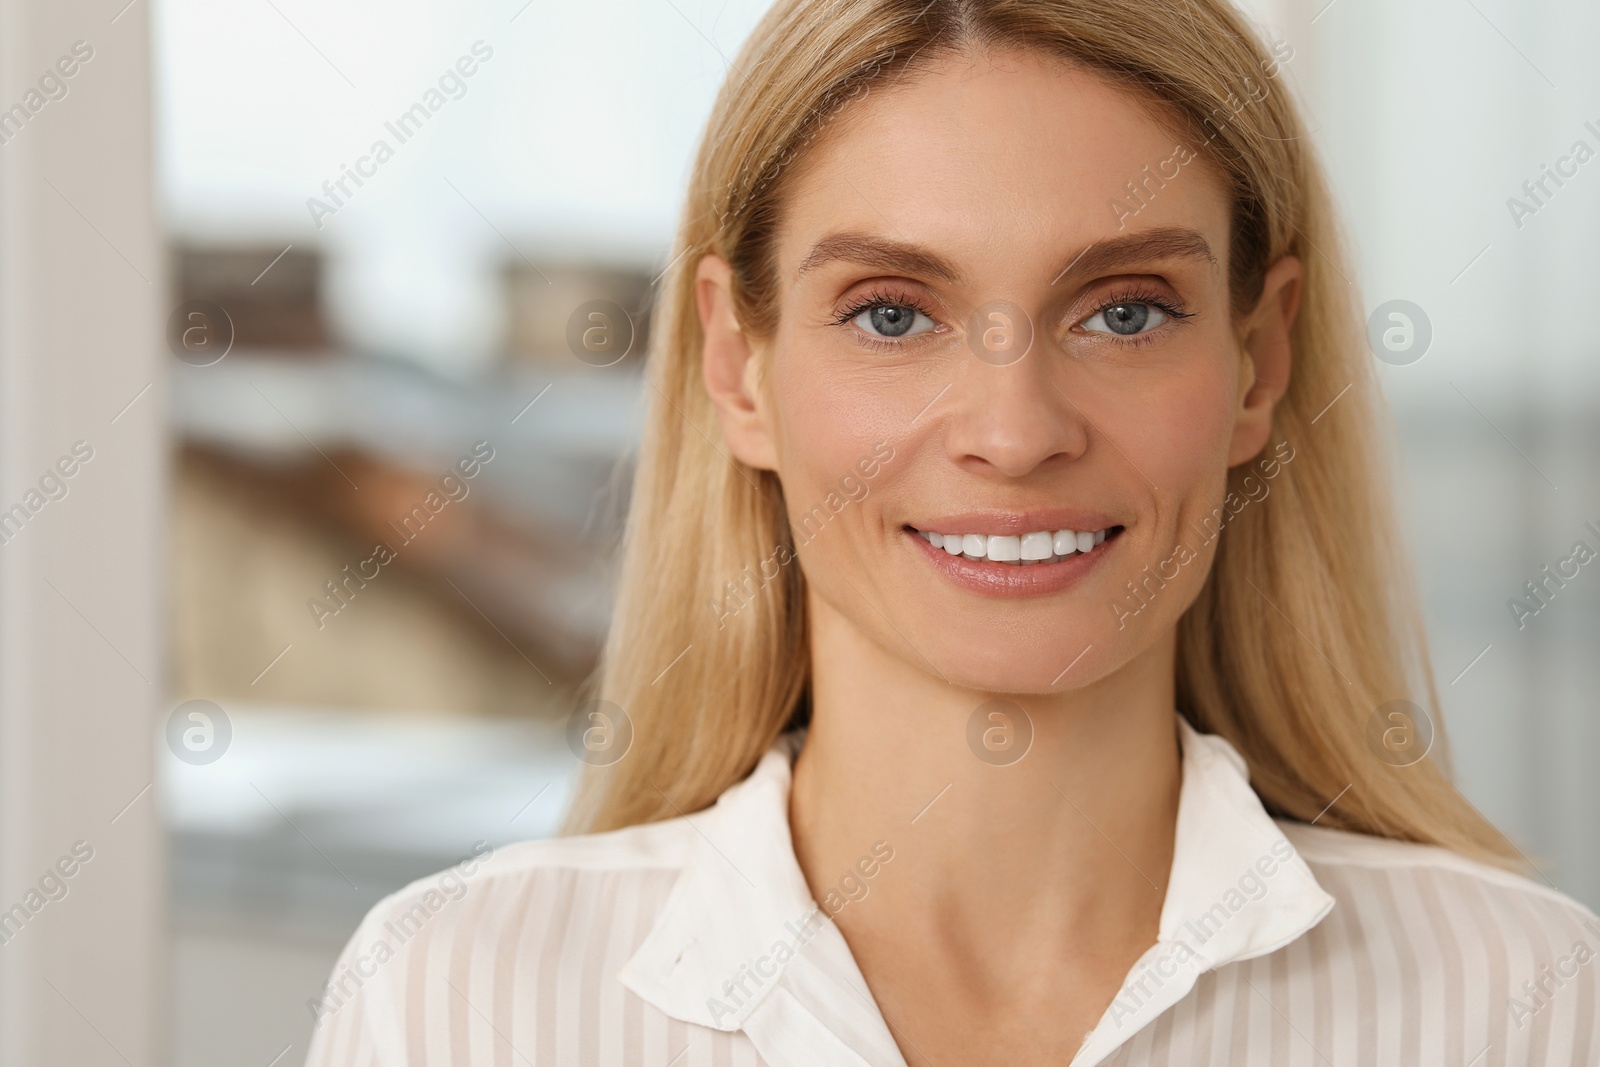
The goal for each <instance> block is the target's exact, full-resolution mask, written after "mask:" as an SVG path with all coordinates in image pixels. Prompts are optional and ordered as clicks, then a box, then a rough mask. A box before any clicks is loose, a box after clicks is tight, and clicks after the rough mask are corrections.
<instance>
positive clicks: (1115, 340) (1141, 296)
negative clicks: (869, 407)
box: [833, 286, 1195, 351]
mask: <svg viewBox="0 0 1600 1067" xmlns="http://www.w3.org/2000/svg"><path fill="white" fill-rule="evenodd" d="M1119 304H1148V305H1150V306H1151V307H1153V308H1155V309H1157V310H1158V311H1160V312H1161V313H1162V314H1164V315H1166V316H1167V319H1168V322H1170V323H1173V324H1181V323H1182V322H1183V321H1184V320H1185V319H1191V318H1193V317H1194V314H1195V313H1194V312H1192V311H1184V310H1183V308H1182V305H1180V304H1178V303H1177V302H1176V301H1173V300H1169V299H1168V298H1167V297H1166V296H1165V295H1163V294H1161V293H1158V292H1156V291H1154V290H1153V289H1148V288H1140V287H1138V286H1134V287H1133V288H1130V289H1125V290H1123V291H1121V292H1119V293H1117V294H1116V295H1115V296H1113V297H1110V298H1109V299H1106V300H1102V301H1100V302H1099V303H1098V304H1096V305H1095V307H1094V309H1093V310H1091V311H1090V312H1089V313H1088V314H1087V315H1085V316H1083V318H1081V319H1079V320H1078V322H1076V323H1074V324H1073V325H1074V326H1077V325H1080V324H1082V323H1084V322H1087V321H1088V320H1090V319H1092V318H1094V317H1095V316H1096V315H1099V314H1100V313H1102V312H1104V311H1107V310H1109V309H1111V308H1114V307H1116V306H1117V305H1119ZM888 306H893V307H903V308H910V309H911V310H912V311H915V312H917V313H919V314H922V315H926V316H928V318H930V319H932V318H934V317H935V316H934V312H933V311H932V310H931V309H930V308H928V307H927V306H926V305H925V304H924V303H923V302H922V301H921V300H919V299H917V298H916V297H913V296H907V295H906V294H904V293H896V292H894V291H892V290H884V289H880V290H874V291H872V292H870V293H867V294H866V295H864V296H861V297H857V298H856V299H855V300H854V301H852V302H851V303H850V305H849V306H848V307H847V308H846V309H845V310H844V311H843V312H842V313H841V314H840V315H839V316H838V317H837V318H835V319H834V320H833V325H835V326H847V325H849V323H850V322H851V320H853V319H854V318H855V317H856V316H857V315H860V314H861V313H862V312H863V311H868V310H871V309H872V308H875V307H888ZM858 332H861V336H860V337H859V340H860V341H861V343H862V344H865V345H867V346H869V347H871V348H877V349H879V350H882V351H893V350H895V349H899V348H904V347H906V344H907V342H905V341H894V340H890V339H889V338H886V337H873V336H872V335H870V334H867V333H865V332H863V331H858ZM1160 332H1161V327H1160V326H1158V327H1156V329H1155V330H1151V331H1147V332H1146V333H1142V334H1136V335H1134V336H1132V337H1116V336H1115V335H1112V334H1101V333H1098V332H1097V333H1096V336H1097V337H1100V338H1106V339H1109V340H1110V342H1111V343H1112V344H1122V345H1145V344H1149V343H1150V342H1151V341H1152V340H1154V339H1155V337H1156V336H1157V335H1158V334H1159V333H1160Z"/></svg>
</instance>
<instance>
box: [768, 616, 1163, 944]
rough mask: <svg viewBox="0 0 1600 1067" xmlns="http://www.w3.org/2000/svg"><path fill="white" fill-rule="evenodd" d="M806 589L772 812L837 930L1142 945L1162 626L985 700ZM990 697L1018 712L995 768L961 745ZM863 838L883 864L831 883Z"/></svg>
mask: <svg viewBox="0 0 1600 1067" xmlns="http://www.w3.org/2000/svg"><path fill="white" fill-rule="evenodd" d="M811 600H812V602H811V604H810V605H808V607H809V608H810V609H811V610H810V619H811V635H810V636H811V697H812V716H811V727H810V730H809V732H808V734H807V739H806V744H805V747H804V748H803V749H802V751H801V755H800V757H799V759H798V761H797V763H796V766H795V773H794V787H793V790H792V792H791V797H790V811H789V817H790V823H791V827H792V830H793V834H794V842H795V852H796V856H797V858H798V860H799V862H800V866H801V869H802V871H803V872H804V873H805V875H806V879H807V881H808V883H809V884H810V886H811V889H812V893H813V895H814V896H815V898H816V899H817V900H818V901H819V902H820V903H821V904H822V905H823V909H824V911H825V912H829V913H831V914H833V915H834V920H835V922H837V923H838V924H839V926H840V928H841V930H843V931H844V932H845V934H846V936H847V937H853V936H854V935H856V934H860V935H861V936H868V935H869V934H870V932H871V928H872V927H875V926H880V927H881V926H883V925H884V924H887V925H890V926H894V927H899V928H906V929H908V930H911V929H914V928H915V927H916V926H917V925H919V924H925V925H927V926H928V927H929V928H930V929H935V928H936V929H937V930H938V931H939V934H938V936H939V937H941V938H942V939H945V940H947V941H949V942H951V943H952V944H953V946H955V947H954V948H953V949H952V951H954V952H956V953H957V954H970V955H972V956H974V957H977V956H988V957H991V958H992V957H993V956H994V955H995V954H996V953H999V954H1001V955H1002V956H1003V955H1004V954H1005V953H1006V952H1007V951H1008V950H1014V951H1018V952H1027V951H1032V952H1037V951H1038V949H1039V947H1040V946H1039V944H1038V942H1039V939H1040V938H1041V937H1046V938H1056V939H1058V940H1060V941H1061V942H1064V943H1065V944H1069V945H1072V946H1075V947H1079V948H1083V947H1084V946H1085V944H1086V943H1089V944H1093V943H1097V942H1099V943H1109V942H1118V943H1126V942H1127V941H1129V940H1130V939H1132V940H1136V941H1137V940H1141V939H1144V940H1148V941H1150V942H1153V941H1154V940H1155V936H1156V926H1157V922H1158V920H1159V917H1160V911H1161V904H1162V901H1163V900H1164V898H1165V891H1166V882H1167V875H1168V871H1169V868H1170V866H1171V861H1172V849H1173V839H1174V830H1175V826H1176V820H1177V802H1178V787H1179V779H1180V762H1179V749H1178V739H1177V734H1176V722H1175V719H1174V710H1173V707H1174V705H1173V700H1174V685H1173V676H1174V675H1173V669H1174V663H1175V647H1176V640H1175V636H1174V635H1169V636H1168V637H1167V638H1166V639H1164V640H1162V641H1160V642H1157V643H1156V645H1155V646H1154V647H1153V648H1152V649H1150V650H1149V651H1147V652H1146V653H1145V654H1143V655H1142V656H1141V657H1140V658H1139V659H1138V660H1136V661H1134V662H1131V663H1129V664H1127V665H1125V666H1124V667H1122V668H1121V669H1119V670H1118V671H1116V672H1114V673H1113V674H1112V675H1110V676H1108V677H1106V678H1104V679H1101V680H1098V681H1096V682H1094V683H1093V684H1091V685H1088V686H1084V687H1082V688H1078V689H1072V690H1068V691H1065V692H1060V693H1052V694H1047V695H1017V694H1004V695H1002V694H999V693H994V692H985V691H983V690H980V689H973V688H965V687H962V686H959V685H956V684H953V683H951V682H949V681H947V680H945V679H942V678H941V677H939V676H938V675H937V674H935V673H933V672H932V670H931V668H930V667H929V665H928V664H926V663H925V662H924V661H923V660H922V659H921V658H920V657H919V656H918V655H917V654H916V653H915V651H914V650H912V649H886V648H884V647H882V646H881V645H879V644H877V643H876V642H875V641H873V640H871V639H869V638H867V637H866V636H865V635H862V634H860V633H859V632H858V631H855V630H854V629H853V628H851V626H850V624H849V623H848V622H846V621H845V620H844V619H843V618H842V617H841V616H839V615H838V614H837V613H835V612H834V611H832V609H831V608H829V607H828V606H827V605H826V604H823V603H821V602H820V601H818V600H817V598H815V597H812V598H811ZM994 699H1005V700H1008V701H1011V702H1012V703H1014V704H1015V705H1016V706H1017V707H1020V708H1021V709H1022V711H1023V712H1025V713H1026V717H1027V720H1028V722H1029V723H1031V730H1032V741H1031V744H1030V746H1029V747H1028V748H1027V751H1026V754H1025V755H1024V756H1023V757H1022V758H1020V759H1018V760H1016V761H1015V762H1012V763H1009V764H1003V765H996V764H995V763H993V762H985V761H984V760H983V759H980V758H979V757H978V755H976V754H975V752H974V749H973V747H971V746H969V741H968V736H969V732H968V731H969V721H970V720H971V718H972V716H973V712H974V709H976V708H978V707H979V706H980V705H982V704H984V703H985V702H987V701H990V700H994ZM1015 717H1016V716H1013V718H1015ZM1017 729H1018V730H1019V732H1021V731H1026V729H1027V727H1026V726H1024V725H1022V724H1020V723H1018V724H1017ZM979 748H980V749H981V748H982V745H981V742H980V745H979ZM992 758H993V757H992ZM878 842H883V843H884V845H885V846H887V849H892V850H893V855H894V858H893V860H891V861H890V862H889V863H886V864H883V865H882V867H881V869H880V870H878V871H876V872H875V873H874V875H873V876H872V877H871V878H870V879H864V878H860V877H855V878H850V879H848V880H847V879H846V877H845V876H846V875H848V874H849V873H850V872H851V871H854V870H857V869H858V861H859V860H861V859H862V858H863V857H867V856H870V855H871V854H872V852H873V848H874V845H875V844H877V843H878ZM880 858H881V856H880ZM868 866H869V867H871V866H872V865H871V864H868ZM841 885H844V886H845V887H846V890H845V891H843V892H841V890H840V887H841ZM862 887H864V890H865V892H864V895H863V894H862ZM830 893H831V894H833V896H832V898H831V900H830V899H829V898H828V894H830ZM852 896H854V897H855V898H856V899H851V898H852ZM908 936H914V935H913V934H910V933H908ZM962 944H965V945H966V946H967V948H966V950H963V949H962V948H961V947H960V946H961V945H962ZM993 963H994V965H995V966H997V967H998V966H1001V965H1002V964H1003V961H1001V960H994V961H993Z"/></svg>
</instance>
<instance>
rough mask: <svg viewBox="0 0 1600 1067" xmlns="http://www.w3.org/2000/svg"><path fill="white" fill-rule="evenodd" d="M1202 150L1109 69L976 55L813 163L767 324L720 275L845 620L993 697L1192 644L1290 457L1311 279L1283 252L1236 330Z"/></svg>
mask: <svg viewBox="0 0 1600 1067" xmlns="http://www.w3.org/2000/svg"><path fill="white" fill-rule="evenodd" d="M1197 147H1198V146H1196V145H1194V144H1193V142H1190V141H1188V139H1186V138H1180V137H1178V136H1176V135H1174V134H1173V133H1172V132H1170V131H1169V130H1168V129H1167V128H1166V126H1164V125H1163V124H1161V123H1160V122H1158V121H1157V120H1156V119H1155V118H1154V117H1152V115H1151V114H1150V113H1149V112H1148V111H1147V110H1146V109H1145V108H1143V107H1141V106H1140V104H1139V103H1138V102H1137V101H1136V100H1135V99H1134V98H1132V97H1130V96H1128V95H1125V94H1124V93H1123V92H1122V91H1120V90H1118V89H1116V88H1114V87H1113V86H1112V85H1111V84H1110V83H1108V82H1106V81H1104V80H1102V79H1101V78H1100V77H1098V76H1096V75H1092V74H1088V73H1084V72H1082V71H1079V70H1076V69H1073V68H1070V67H1067V66H1065V65H1063V64H1060V63H1058V62H1056V61H1053V60H1050V59H1048V58H1044V57H1038V56H1034V55H1032V54H1026V53H1016V52H1005V53H1000V54H998V55H996V54H987V55H980V56H979V57H977V58H972V57H960V58H951V59H949V60H947V61H946V62H944V63H943V65H941V66H940V67H939V68H937V69H936V70H935V71H933V72H931V73H928V74H924V75H921V76H918V77H917V78H916V79H914V80H912V81H909V82H902V83H899V84H897V85H895V86H894V87H892V88H882V89H879V88H873V87H870V86H869V88H868V91H867V92H866V94H865V95H864V96H862V97H860V98H859V99H857V100H856V101H854V102H853V103H852V104H851V105H850V106H849V108H847V109H846V110H845V111H843V112H841V113H840V114H839V115H838V116H836V117H835V118H834V119H833V120H832V122H831V124H830V126H829V128H828V129H827V130H826V131H825V132H824V134H823V136H822V137H821V138H819V139H818V140H817V141H816V142H815V143H814V144H813V146H812V147H811V148H810V149H809V150H808V151H807V154H806V155H805V156H804V158H803V159H802V161H801V164H800V169H799V170H797V171H796V172H795V173H794V174H793V175H792V176H791V177H792V181H791V184H790V185H789V189H788V192H787V194H786V198H785V202H784V209H783V210H784V219H783V226H782V228H781V231H780V233H779V234H778V236H777V239H776V242H775V246H774V247H775V257H776V259H775V262H776V267H777V273H778V288H779V291H780V293H781V298H780V308H779V317H778V325H777V328H776V332H775V333H774V334H773V335H772V336H771V337H769V338H765V339H759V340H758V339H752V338H749V337H748V336H747V335H746V334H744V333H742V332H740V331H739V330H738V328H737V327H736V324H735V321H734V319H733V317H732V313H731V305H730V304H729V300H728V295H727V293H728V281H727V269H726V266H725V265H724V264H723V263H722V262H721V261H720V260H718V259H716V258H714V257H708V258H707V259H706V260H705V261H704V262H703V263H702V264H701V268H700V275H699V277H700V282H699V286H700V290H699V297H700V305H701V315H702V320H703V322H704V323H705V324H706V335H707V340H706V381H707V386H708V388H709V389H710V390H711V392H712V395H713V397H714V399H715V400H716V402H717V405H718V408H719V414H720V416H721V419H722V422H723V428H724V432H725V435H726V438H727V440H728V442H729V446H730V448H731V449H732V450H733V452H734V454H735V455H736V456H738V457H739V458H740V459H741V460H743V461H744V462H746V463H749V464H751V465H753V466H757V467H763V468H768V469H771V470H774V471H776V472H777V474H778V476H779V478H780V479H781V481H782V484H783V492H784V497H785V499H786V501H787V504H788V508H789V516H790V522H791V526H792V527H793V530H794V536H795V543H796V548H797V552H798V556H799V560H800V565H801V566H802V567H803V569H804V572H805V575H806V578H807V581H808V583H809V586H810V589H811V595H812V597H813V599H814V602H816V606H817V608H818V610H819V611H821V612H824V613H828V612H831V613H832V614H833V615H834V617H836V618H838V619H842V620H844V621H845V622H846V623H847V624H848V625H850V626H852V627H854V628H855V629H856V630H858V631H859V632H861V633H862V634H864V635H865V636H867V637H868V638H870V639H872V640H875V641H876V642H878V643H879V644H880V645H881V646H882V647H884V648H886V649H889V650H891V651H892V653H893V654H895V655H897V656H899V657H901V658H903V659H904V660H906V661H907V662H909V663H911V664H913V665H914V666H916V667H917V668H919V669H921V670H929V669H930V668H931V669H932V670H933V671H934V672H936V673H937V674H938V675H939V676H941V677H943V678H946V679H948V680H949V681H952V682H954V683H956V684H958V685H963V686H967V687H970V688H973V689H979V690H984V691H990V692H1013V693H1041V692H1048V691H1052V690H1060V689H1068V688H1074V687H1077V686H1080V685H1083V684H1086V683H1087V682H1090V681H1093V680H1095V679H1096V678H1100V677H1104V676H1105V675H1107V674H1108V673H1110V672H1112V671H1114V670H1116V669H1117V668H1119V667H1121V666H1123V665H1125V664H1127V663H1129V662H1130V661H1131V660H1133V659H1134V658H1135V657H1137V656H1139V655H1140V654H1141V653H1143V652H1146V651H1148V650H1150V649H1152V647H1153V646H1155V645H1156V643H1157V642H1158V641H1160V640H1161V639H1162V638H1164V637H1165V636H1167V635H1169V634H1170V633H1171V631H1172V628H1173V627H1174V625H1175V623H1176V621H1177V619H1178V618H1179V616H1180V615H1181V614H1182V613H1183V611H1184V609H1186V608H1187V607H1188V606H1189V604H1190V603H1191V602H1192V601H1193V600H1194V598H1195V596H1196V595H1197V594H1198V592H1199V590H1200V588H1201V585H1202V583H1203V582H1204V580H1205V576H1206V573H1207V571H1208V569H1209V568H1210V565H1211V561H1212V558H1213V555H1214V552H1215V549H1216V536H1217V535H1216V534H1215V532H1214V531H1215V529H1216V528H1217V526H1218V517H1219V516H1225V515H1226V512H1225V511H1221V510H1219V509H1223V507H1224V495H1225V493H1226V477H1227V471H1228V469H1229V468H1230V467H1232V466H1235V465H1238V464H1241V463H1246V462H1252V461H1258V462H1259V461H1265V460H1267V459H1269V458H1271V457H1269V456H1260V457H1259V460H1258V454H1260V453H1261V452H1262V449H1263V446H1264V445H1265V443H1266V441H1267V438H1268V435H1269V433H1270V427H1271V423H1270V419H1271V408H1272V404H1273V403H1274V402H1275V401H1276V400H1277V398H1278V397H1279V396H1280V395H1281V394H1282V391H1283V388H1284V386H1285V385H1286V384H1287V378H1288V327H1289V323H1290V322H1291V321H1292V317H1293V312H1294V303H1295V299H1296V293H1297V291H1298V271H1299V265H1298V264H1297V263H1296V262H1295V261H1293V260H1290V259H1286V260H1284V261H1282V262H1280V263H1279V264H1277V265H1275V266H1274V268H1273V269H1272V270H1271V271H1270V272H1269V274H1268V278H1267V285H1266V288H1265V292H1264V295H1263V298H1262V301H1261V304H1260V306H1259V307H1258V308H1257V309H1256V311H1255V312H1254V313H1253V314H1251V315H1249V316H1247V317H1246V318H1245V319H1244V320H1243V321H1238V320H1236V319H1235V318H1234V317H1233V316H1232V315H1231V314H1230V307H1229V303H1228V266H1229V263H1228V255H1229V247H1228V235H1229V230H1230V218H1231V216H1230V201H1229V197H1228V194H1227V193H1226V190H1225V187H1224V184H1223V182H1222V180H1221V178H1220V177H1219V176H1218V174H1217V172H1215V171H1214V170H1212V169H1211V166H1210V164H1209V163H1208V162H1207V161H1205V160H1203V159H1201V158H1199V156H1198V155H1197V154H1196V149H1197ZM752 357H753V358H752ZM757 367H764V370H765V375H766V380H765V381H764V382H758V380H757V373H756V368H757ZM1280 458H1281V457H1280ZM1249 506H1251V507H1261V506H1266V505H1264V504H1262V503H1255V502H1253V503H1251V504H1249ZM925 534H936V535H940V536H938V537H935V538H932V539H930V538H928V537H927V536H925ZM958 539H959V542H958ZM1096 542H1098V543H1096ZM953 548H959V552H958V553H956V554H952V552H951V549H953ZM974 549H976V550H977V552H981V553H982V558H978V559H971V558H968V556H969V555H972V554H976V553H975V552H974V551H973V550H974ZM1082 549H1087V551H1083V550H1082ZM1032 557H1042V558H1040V559H1039V560H1038V561H1037V562H1031V563H1024V562H1021V559H1022V558H1032ZM1012 560H1016V562H1012ZM1152 576H1154V577H1152ZM1130 583H1132V586H1130ZM1131 590H1136V591H1137V593H1136V594H1135V593H1134V592H1132V591H1131ZM1263 608H1264V609H1266V606H1265V605H1263ZM1266 610H1270V609H1266ZM1069 666H1070V667H1071V670H1070V671H1069V670H1068V668H1069Z"/></svg>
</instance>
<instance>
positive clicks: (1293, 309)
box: [1228, 256, 1304, 467]
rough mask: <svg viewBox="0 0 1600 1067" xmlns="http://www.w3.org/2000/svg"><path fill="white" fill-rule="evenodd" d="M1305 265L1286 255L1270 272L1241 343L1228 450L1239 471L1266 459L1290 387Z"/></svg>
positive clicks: (1230, 460)
mask: <svg viewBox="0 0 1600 1067" xmlns="http://www.w3.org/2000/svg"><path fill="white" fill-rule="evenodd" d="M1303 273H1304V268H1303V267H1302V266H1301V263H1300V260H1299V259H1297V258H1296V257H1294V256H1284V257H1283V258H1282V259H1280V260H1278V262H1276V263H1274V264H1273V265H1272V266H1271V268H1269V269H1268V270H1267V274H1266V278H1265V279H1264V280H1263V282H1262V286H1261V299H1260V300H1258V301H1257V302H1256V307H1255V310H1254V311H1252V312H1251V313H1250V315H1249V317H1248V318H1247V319H1246V325H1245V328H1244V332H1243V337H1242V339H1241V345H1242V349H1241V353H1240V355H1241V359H1240V364H1241V366H1240V376H1239V409H1238V411H1237V412H1236V413H1235V417H1234V422H1233V441H1232V443H1231V444H1230V445H1229V447H1228V466H1230V467H1236V466H1238V465H1239V464H1241V463H1245V462H1248V461H1249V460H1251V459H1254V458H1255V457H1256V456H1257V455H1259V454H1260V452H1261V450H1262V449H1263V448H1265V447H1266V446H1267V439H1268V438H1269V437H1271V436H1272V412H1273V410H1274V409H1275V408H1276V407H1277V404H1278V401H1279V400H1282V399H1283V394H1284V392H1285V391H1287V390H1288V388H1289V372H1290V368H1291V364H1292V363H1293V354H1294V353H1293V351H1292V348H1291V345H1290V336H1291V332H1292V330H1293V329H1294V317H1295V315H1296V313H1297V312H1299V310H1300V281H1301V278H1302V276H1303Z"/></svg>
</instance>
